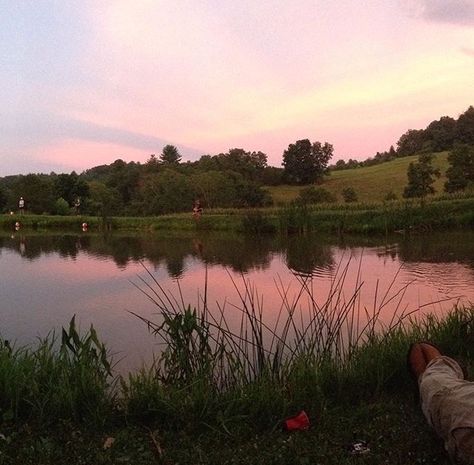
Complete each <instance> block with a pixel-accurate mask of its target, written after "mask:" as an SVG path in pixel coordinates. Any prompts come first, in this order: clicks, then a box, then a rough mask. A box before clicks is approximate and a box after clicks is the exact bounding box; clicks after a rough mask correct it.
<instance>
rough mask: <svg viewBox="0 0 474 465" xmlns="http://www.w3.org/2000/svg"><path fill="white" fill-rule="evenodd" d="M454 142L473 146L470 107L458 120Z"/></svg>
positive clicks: (473, 117) (473, 113) (473, 122)
mask: <svg viewBox="0 0 474 465" xmlns="http://www.w3.org/2000/svg"><path fill="white" fill-rule="evenodd" d="M456 140H457V141H458V142H460V143H462V144H470V145H474V107H473V106H472V105H471V106H470V107H469V108H468V109H467V110H466V111H465V112H464V113H463V114H462V115H460V116H459V118H458V121H457V123H456Z"/></svg>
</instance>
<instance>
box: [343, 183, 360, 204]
mask: <svg viewBox="0 0 474 465" xmlns="http://www.w3.org/2000/svg"><path fill="white" fill-rule="evenodd" d="M342 198H343V199H344V202H347V203H348V202H357V193H356V191H355V190H354V188H353V187H350V186H349V187H345V188H344V189H343V190H342Z"/></svg>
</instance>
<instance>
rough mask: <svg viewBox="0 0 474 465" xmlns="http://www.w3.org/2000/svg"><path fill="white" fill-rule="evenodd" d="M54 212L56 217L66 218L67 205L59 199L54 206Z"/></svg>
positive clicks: (67, 212)
mask: <svg viewBox="0 0 474 465" xmlns="http://www.w3.org/2000/svg"><path fill="white" fill-rule="evenodd" d="M54 212H55V213H56V215H61V216H66V215H68V214H69V204H68V203H67V202H66V201H65V200H64V199H63V198H62V197H59V199H58V200H56V202H55V204H54Z"/></svg>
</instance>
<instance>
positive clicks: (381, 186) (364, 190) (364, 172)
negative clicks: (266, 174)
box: [267, 152, 449, 205]
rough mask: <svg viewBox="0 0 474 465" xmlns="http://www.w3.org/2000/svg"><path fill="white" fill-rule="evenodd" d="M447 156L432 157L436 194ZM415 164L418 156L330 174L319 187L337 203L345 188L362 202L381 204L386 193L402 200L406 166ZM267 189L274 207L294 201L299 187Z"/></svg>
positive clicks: (441, 186)
mask: <svg viewBox="0 0 474 465" xmlns="http://www.w3.org/2000/svg"><path fill="white" fill-rule="evenodd" d="M448 153H449V152H440V153H437V154H434V159H433V165H434V166H435V167H437V168H439V170H440V172H441V177H440V178H439V179H437V180H436V182H435V189H436V192H437V193H441V192H442V191H443V185H444V182H445V181H446V177H445V173H446V169H447V168H448V166H449V165H448V160H447V158H448ZM417 160H418V156H417V155H413V156H411V157H404V158H399V159H397V160H393V161H389V162H386V163H380V164H378V165H374V166H367V167H363V168H354V169H350V170H342V171H332V172H331V175H330V176H328V177H327V178H326V179H325V180H324V182H323V184H322V185H321V186H322V187H324V188H325V189H327V190H329V191H331V192H332V193H333V194H334V195H335V196H336V197H337V198H338V199H339V200H341V201H342V197H341V192H342V190H343V189H344V188H345V187H348V186H351V187H353V188H354V189H355V191H356V192H357V196H358V198H359V200H360V201H362V202H369V201H370V202H373V201H382V200H383V199H384V198H385V196H386V195H387V193H388V192H390V191H393V192H394V193H395V194H396V195H397V197H398V198H402V193H403V189H404V188H405V186H406V184H407V168H408V165H409V164H410V162H413V161H415V162H416V161H417ZM267 189H268V190H269V191H270V193H271V195H272V197H273V200H274V202H275V203H276V204H277V205H278V204H282V203H287V202H290V201H291V200H293V199H295V198H296V197H297V196H298V193H299V191H300V190H301V186H286V185H284V186H270V187H268V188H267Z"/></svg>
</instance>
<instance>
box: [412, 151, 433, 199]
mask: <svg viewBox="0 0 474 465" xmlns="http://www.w3.org/2000/svg"><path fill="white" fill-rule="evenodd" d="M432 161H433V156H432V155H430V154H423V155H420V156H419V158H418V162H417V163H413V162H412V163H410V164H409V165H408V170H407V176H408V185H407V186H406V187H405V190H404V192H403V196H404V197H407V198H409V197H426V196H427V195H428V194H433V193H434V192H435V190H434V187H433V183H434V181H435V177H439V176H440V172H439V170H438V169H437V168H434V167H433V165H432Z"/></svg>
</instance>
